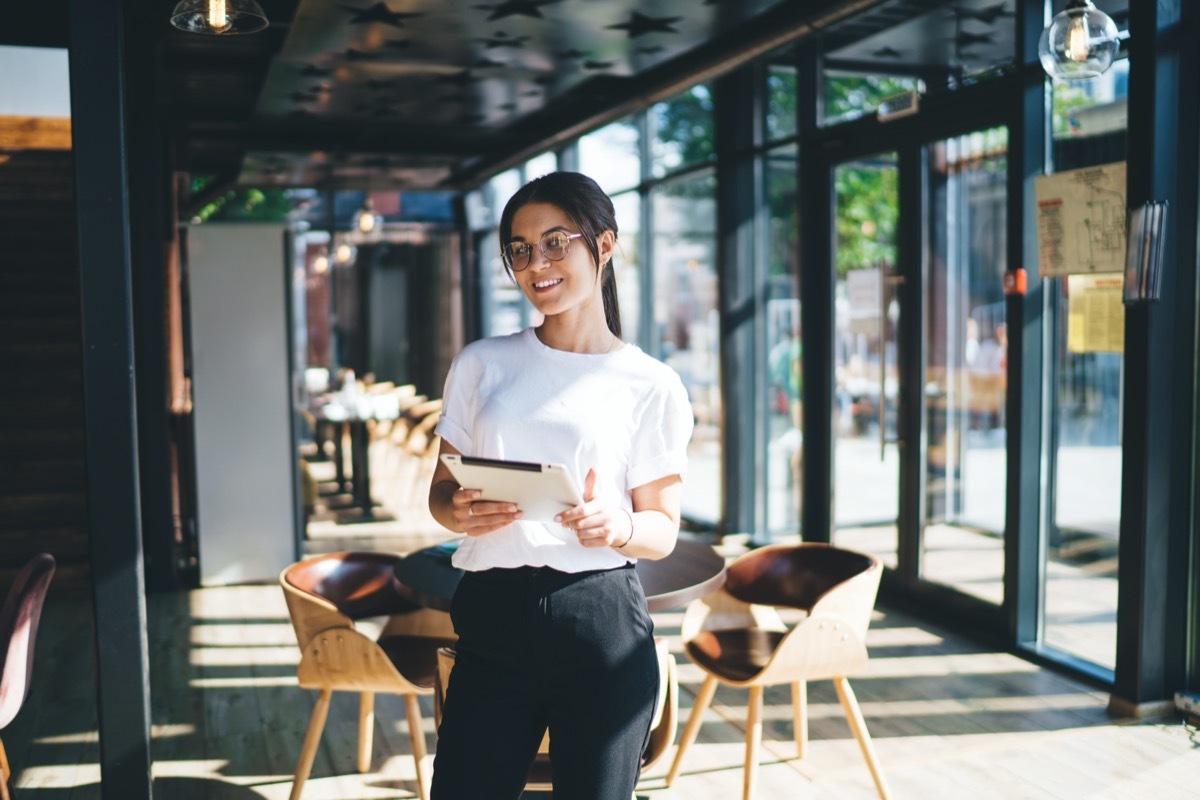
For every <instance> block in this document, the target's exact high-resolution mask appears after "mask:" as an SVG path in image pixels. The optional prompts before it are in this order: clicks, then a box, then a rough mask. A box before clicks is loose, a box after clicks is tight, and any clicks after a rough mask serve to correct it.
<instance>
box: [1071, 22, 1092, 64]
mask: <svg viewBox="0 0 1200 800" xmlns="http://www.w3.org/2000/svg"><path fill="white" fill-rule="evenodd" d="M1066 50H1067V55H1068V56H1070V57H1071V60H1072V61H1074V62H1076V63H1078V62H1082V61H1087V59H1088V34H1087V19H1086V18H1085V17H1083V16H1078V17H1074V18H1072V19H1071V22H1070V24H1069V25H1068V27H1067V48H1066Z"/></svg>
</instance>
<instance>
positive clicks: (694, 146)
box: [651, 83, 713, 170]
mask: <svg viewBox="0 0 1200 800" xmlns="http://www.w3.org/2000/svg"><path fill="white" fill-rule="evenodd" d="M651 114H652V116H651V119H652V121H653V123H654V138H655V141H656V143H657V147H656V148H655V150H656V151H657V152H658V153H660V154H662V156H663V157H664V158H663V160H664V161H667V164H666V165H664V166H666V168H667V169H668V170H670V169H674V168H676V167H683V166H688V165H691V164H697V163H703V162H706V161H708V160H709V159H710V158H712V155H713V102H712V93H711V92H710V91H709V89H708V86H707V85H705V84H702V83H701V84H697V85H696V86H693V87H692V88H690V89H688V90H686V91H684V92H681V93H680V94H677V95H675V96H674V97H672V98H671V99H670V100H664V101H663V102H661V103H658V104H656V105H655V106H654V108H653V109H652V112H651Z"/></svg>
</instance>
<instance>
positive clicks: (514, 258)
mask: <svg viewBox="0 0 1200 800" xmlns="http://www.w3.org/2000/svg"><path fill="white" fill-rule="evenodd" d="M531 249H532V248H530V246H529V245H527V244H515V243H514V244H510V245H509V246H508V247H506V248H505V249H504V256H505V258H507V259H508V266H509V267H511V268H512V270H513V271H514V272H520V271H521V270H523V269H525V268H526V267H528V266H529V251H530V250H531Z"/></svg>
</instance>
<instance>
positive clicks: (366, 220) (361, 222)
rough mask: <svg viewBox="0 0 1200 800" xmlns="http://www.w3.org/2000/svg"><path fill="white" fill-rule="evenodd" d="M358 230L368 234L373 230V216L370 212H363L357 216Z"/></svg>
mask: <svg viewBox="0 0 1200 800" xmlns="http://www.w3.org/2000/svg"><path fill="white" fill-rule="evenodd" d="M358 229H359V230H360V231H362V232H363V233H370V232H371V231H373V230H375V215H374V214H372V213H371V212H370V211H363V212H362V213H361V214H359V215H358Z"/></svg>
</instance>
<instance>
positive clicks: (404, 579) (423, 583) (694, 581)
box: [395, 539, 725, 611]
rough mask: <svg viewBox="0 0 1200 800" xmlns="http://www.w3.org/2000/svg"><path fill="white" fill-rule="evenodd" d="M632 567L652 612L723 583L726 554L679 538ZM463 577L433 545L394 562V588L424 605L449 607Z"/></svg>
mask: <svg viewBox="0 0 1200 800" xmlns="http://www.w3.org/2000/svg"><path fill="white" fill-rule="evenodd" d="M636 569H637V574H638V578H640V579H641V581H642V587H643V588H644V589H645V590H646V606H647V607H648V608H649V609H650V610H651V611H669V610H671V609H673V608H680V607H682V606H685V605H687V604H688V603H690V602H691V601H693V600H695V599H696V598H697V597H703V596H704V595H706V594H708V593H709V592H712V591H715V590H716V589H718V588H720V586H721V584H723V583H724V582H725V559H724V558H722V557H721V556H720V555H718V554H717V551H715V550H713V549H712V547H710V546H709V545H706V544H704V543H703V542H694V541H691V540H684V539H680V540H679V541H678V542H676V544H675V549H674V550H673V551H672V552H671V555H669V556H667V557H666V558H664V559H660V560H658V561H650V560H649V559H645V558H641V559H638V562H637V566H636ZM462 576H463V572H462V570H460V569H458V568H456V567H455V566H454V565H453V564H451V563H450V553H449V552H448V551H446V550H445V549H443V548H441V547H438V546H437V545H434V546H433V547H426V548H424V549H423V550H418V551H416V552H415V553H411V554H410V555H408V556H407V557H405V558H402V559H400V561H399V562H397V564H396V568H395V585H396V591H398V592H399V593H400V594H402V595H404V596H405V597H407V598H408V599H409V600H412V601H413V602H414V603H420V604H421V605H423V606H425V607H427V608H436V609H438V610H440V611H449V610H450V600H451V598H453V597H454V589H455V588H456V587H457V586H458V581H459V580H460V579H461V578H462Z"/></svg>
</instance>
